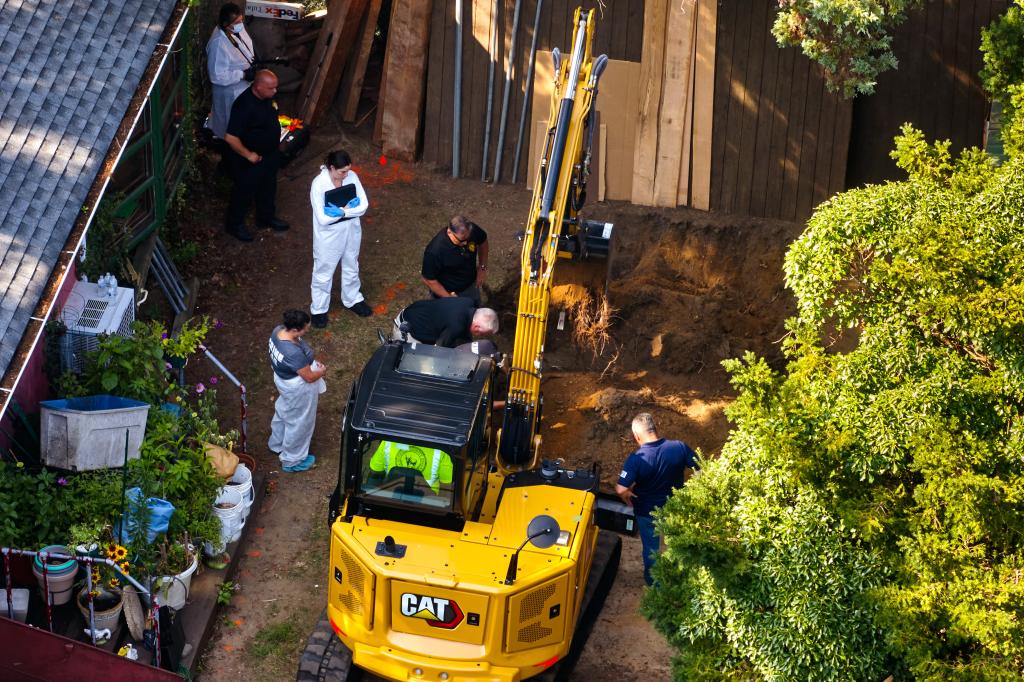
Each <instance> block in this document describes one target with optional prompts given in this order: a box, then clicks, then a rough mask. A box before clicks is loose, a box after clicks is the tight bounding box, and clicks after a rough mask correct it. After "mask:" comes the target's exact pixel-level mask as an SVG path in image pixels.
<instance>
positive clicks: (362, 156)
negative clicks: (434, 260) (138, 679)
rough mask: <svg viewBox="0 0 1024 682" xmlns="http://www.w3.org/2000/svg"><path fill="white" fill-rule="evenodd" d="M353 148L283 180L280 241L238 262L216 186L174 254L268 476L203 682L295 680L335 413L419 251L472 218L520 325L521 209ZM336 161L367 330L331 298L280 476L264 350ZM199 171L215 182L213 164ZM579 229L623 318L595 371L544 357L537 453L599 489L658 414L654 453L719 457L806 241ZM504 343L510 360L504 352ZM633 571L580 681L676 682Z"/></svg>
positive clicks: (676, 228) (635, 226)
mask: <svg viewBox="0 0 1024 682" xmlns="http://www.w3.org/2000/svg"><path fill="white" fill-rule="evenodd" d="M361 134H362V131H359V132H358V133H355V132H352V131H350V130H344V131H342V130H338V129H327V130H323V129H322V130H320V131H318V133H317V135H316V136H315V137H314V139H313V142H312V143H311V148H310V149H308V150H307V151H306V152H305V153H304V154H303V156H302V157H301V158H300V159H299V160H298V161H297V162H296V163H294V164H293V165H291V166H289V167H288V168H286V169H284V170H283V171H282V173H281V175H280V186H279V191H278V202H279V213H280V215H281V216H282V217H284V218H285V219H287V220H288V221H290V222H291V224H292V229H291V230H290V231H288V232H286V233H283V234H277V233H272V232H270V231H267V230H262V231H259V232H258V233H257V234H258V237H257V240H256V241H255V242H252V243H249V244H242V243H240V242H238V241H235V240H234V239H232V238H230V237H227V236H226V235H225V234H224V233H223V232H222V231H221V229H220V226H221V216H222V215H223V207H224V197H225V196H226V194H227V184H226V182H225V181H223V180H221V179H215V180H212V181H211V184H210V186H209V187H207V188H205V189H204V190H203V191H200V192H198V193H197V194H198V196H194V197H193V198H192V199H191V200H190V206H189V211H188V214H189V215H188V220H187V224H185V225H183V226H182V233H183V235H184V236H185V237H187V238H188V239H190V240H194V241H195V242H197V243H199V244H200V245H201V248H200V252H199V255H198V256H197V257H196V258H195V259H194V260H193V261H192V262H190V263H188V264H186V265H185V267H184V268H183V269H185V270H186V271H187V272H190V273H192V274H195V275H198V276H199V277H200V279H201V282H202V286H201V290H200V312H201V313H203V314H207V315H209V316H210V317H211V318H216V319H217V320H219V321H220V322H222V323H223V326H222V327H221V328H219V329H217V330H216V331H213V332H211V335H210V337H209V339H208V341H209V345H210V347H211V349H212V350H213V351H214V352H215V353H216V354H217V355H218V357H219V358H220V359H221V360H222V361H223V362H224V363H225V364H226V365H227V366H228V367H229V368H230V369H231V370H232V371H233V372H235V373H236V374H237V375H238V376H239V377H240V378H241V379H242V381H244V382H245V384H246V386H247V387H248V389H249V392H250V396H251V398H250V405H251V409H250V415H249V424H250V447H249V451H250V453H252V454H253V455H254V456H255V457H256V458H257V460H258V462H259V466H260V467H261V469H262V471H264V472H267V473H268V474H269V475H268V478H267V480H268V494H267V495H266V497H265V502H264V504H263V507H262V508H261V509H260V510H259V515H258V517H257V518H256V523H257V524H258V527H257V528H256V529H255V533H254V535H253V536H252V537H253V541H252V543H251V544H250V545H249V547H248V548H247V554H246V556H245V557H244V558H243V560H242V562H241V565H240V572H239V576H238V580H237V582H238V591H237V592H236V594H235V596H234V598H233V599H232V602H231V605H230V606H229V607H227V608H224V609H222V612H221V621H220V623H219V625H218V628H217V631H216V634H215V635H214V637H213V638H212V640H211V644H210V645H209V647H208V649H207V651H206V652H204V654H203V657H202V663H201V673H200V678H199V679H202V680H205V681H209V682H213V681H218V680H224V681H232V682H235V681H237V680H288V679H294V674H295V669H296V666H297V661H298V655H299V652H300V651H301V649H302V647H303V645H304V642H305V639H306V637H307V635H308V633H309V631H310V630H311V629H312V626H313V623H314V622H315V621H316V619H317V617H318V615H319V613H320V611H321V610H322V609H323V606H324V603H325V601H326V595H327V589H326V584H325V579H326V571H327V551H328V543H327V539H328V532H327V528H326V523H325V519H326V510H327V495H328V494H329V493H330V491H331V489H332V488H333V487H334V485H335V482H336V480H337V475H338V454H339V438H338V434H339V429H340V423H341V408H342V405H343V402H344V398H345V396H346V393H347V390H348V387H349V386H350V384H351V382H352V381H353V379H354V378H355V376H356V374H357V372H358V371H359V369H360V368H361V367H362V365H363V363H364V362H365V360H366V358H367V357H368V356H369V354H370V353H371V352H372V350H373V348H374V347H375V346H376V344H377V340H376V330H377V329H382V330H383V329H387V328H389V326H390V324H391V319H392V318H393V317H394V315H395V313H396V312H397V311H398V310H399V309H400V308H401V307H403V306H404V305H406V304H408V303H409V302H411V301H413V300H415V299H416V298H419V297H421V296H422V295H423V292H424V288H423V286H422V284H421V283H420V280H419V266H420V258H421V256H422V248H423V246H424V245H425V244H426V242H427V241H428V240H429V238H430V237H431V236H432V235H433V234H435V233H436V232H437V231H438V230H439V229H441V227H442V226H443V225H444V223H445V221H446V220H447V219H448V218H449V217H450V216H451V215H452V214H454V213H465V214H466V215H468V216H469V217H470V218H472V219H474V220H476V221H477V222H479V223H480V224H481V225H482V226H483V227H484V228H485V229H486V230H487V231H488V234H489V238H490V241H491V254H492V255H491V264H492V266H491V268H490V271H489V272H490V274H489V279H488V282H487V287H488V291H487V293H488V295H489V297H490V301H491V303H492V304H493V305H494V306H495V307H497V308H498V310H499V313H500V314H501V317H502V322H503V323H505V324H506V326H508V325H510V324H511V323H512V321H513V320H514V313H515V311H514V301H515V299H514V296H513V295H512V292H513V291H514V286H515V282H516V281H517V280H518V272H517V268H518V253H519V244H518V242H517V241H516V240H515V236H514V235H515V232H516V231H517V230H520V229H522V222H523V221H524V220H525V218H526V213H527V210H528V202H529V199H530V196H529V194H528V192H527V191H526V190H524V189H521V188H514V187H510V186H508V185H500V186H497V187H492V186H489V185H484V184H482V183H480V182H476V181H473V180H452V179H451V178H450V177H448V176H447V175H443V174H440V173H436V172H433V171H431V170H430V169H427V168H424V167H421V166H418V165H407V164H401V163H396V162H388V163H386V164H382V163H381V160H380V159H379V154H380V152H379V150H378V149H377V148H376V147H374V146H373V145H371V144H369V143H368V142H367V141H366V137H361V136H360V135H361ZM337 148H345V149H348V150H349V151H350V153H351V154H352V157H353V159H355V169H356V170H357V171H358V173H359V175H360V178H361V179H362V181H363V183H364V185H365V186H366V190H367V194H368V196H369V200H370V206H371V208H370V210H369V212H368V214H367V216H366V217H365V218H363V221H362V222H363V243H362V252H361V258H360V263H361V270H362V273H361V274H362V284H363V293H364V295H365V296H366V299H367V301H368V302H369V303H370V305H371V306H373V307H374V309H375V313H376V314H375V315H374V316H373V317H370V318H366V319H363V318H358V317H356V316H355V315H353V314H352V313H350V312H348V311H346V310H344V309H343V308H341V306H340V303H339V302H338V300H337V293H335V298H334V299H333V301H332V310H331V313H330V325H329V327H328V328H327V329H326V330H323V331H314V332H313V333H311V334H310V335H309V337H307V338H308V340H309V342H310V343H311V344H312V346H313V347H314V348H315V349H316V351H317V353H318V356H319V357H321V358H322V359H323V361H324V362H325V364H327V366H328V368H329V373H328V375H327V377H326V380H327V385H328V392H327V393H326V394H324V395H323V396H321V402H320V408H319V417H318V422H317V429H316V435H315V436H314V440H313V445H312V451H313V453H314V454H316V456H317V459H318V466H317V468H316V469H314V470H313V471H312V472H308V473H303V474H287V473H280V472H279V467H278V464H277V461H276V458H273V457H272V456H271V455H270V453H269V451H268V450H267V448H266V441H267V436H268V433H269V423H270V417H271V415H272V411H273V400H274V397H275V393H274V388H273V382H272V380H271V373H270V369H269V367H268V364H267V360H266V350H265V349H266V338H267V335H268V334H269V332H270V330H271V329H272V328H273V326H274V325H275V324H277V323H278V321H279V318H280V314H281V312H282V311H283V310H284V309H286V308H289V307H298V308H308V305H309V274H310V271H311V268H312V254H311V241H312V235H311V227H310V216H309V212H310V208H309V199H308V195H309V184H310V182H311V181H312V179H313V177H314V176H315V174H316V173H317V171H318V168H319V164H320V163H321V161H320V159H321V158H322V157H323V156H324V153H325V152H327V151H329V150H332V149H337ZM200 162H201V165H211V162H210V160H209V159H200ZM209 175H210V176H213V175H214V174H213V173H212V172H211V173H209ZM587 217H589V218H595V219H602V220H608V221H611V222H614V223H615V224H616V226H617V233H616V234H617V237H616V240H617V241H616V248H615V251H614V255H613V262H612V278H611V285H610V288H609V299H610V302H611V305H612V306H613V307H614V308H615V309H616V312H615V315H614V320H613V327H612V339H611V341H610V343H609V345H608V347H607V348H606V349H605V353H604V354H603V355H602V356H601V357H597V358H595V357H593V356H591V355H589V354H587V353H585V352H578V350H577V349H575V348H574V347H573V346H572V342H571V340H570V339H569V338H568V335H566V334H563V335H556V336H555V338H552V339H550V343H549V344H548V349H549V350H548V356H547V357H548V362H549V366H550V367H549V372H548V374H547V376H546V378H545V382H544V386H543V390H544V393H545V402H546V405H545V431H546V435H545V453H546V454H547V455H548V456H558V457H564V458H565V459H566V460H567V463H569V464H573V465H584V464H586V465H589V464H590V463H591V462H593V461H597V462H600V463H601V465H602V471H603V477H602V478H603V482H604V484H605V485H609V486H610V485H612V484H613V482H614V477H615V476H616V475H617V473H618V470H619V465H620V464H621V462H622V460H623V458H624V457H625V456H626V454H628V452H629V451H630V449H631V448H630V446H631V441H630V440H629V420H630V418H631V417H632V416H633V414H634V413H635V412H637V411H641V410H646V411H651V412H653V413H654V414H655V416H656V417H657V418H658V420H659V423H660V426H661V431H662V432H663V434H664V435H666V436H669V437H676V438H681V439H684V440H686V441H687V442H689V443H690V444H691V445H693V446H695V447H699V448H700V449H702V450H703V452H704V453H705V454H707V455H713V454H715V453H717V452H718V451H719V450H720V448H721V445H722V443H723V442H724V440H725V437H726V435H727V433H728V424H727V422H726V420H725V418H724V416H723V414H722V410H723V408H724V406H725V405H727V404H728V402H729V401H730V399H731V396H732V392H731V389H730V388H729V385H728V381H727V377H726V375H725V374H724V372H723V371H722V369H721V366H720V364H719V363H720V361H721V360H722V359H723V358H727V357H734V356H736V355H739V354H741V353H742V352H743V351H744V350H748V349H749V350H754V351H757V352H758V353H761V354H764V355H767V356H769V357H771V358H776V359H777V356H778V346H777V342H778V340H779V339H781V337H782V336H783V334H784V330H783V327H782V322H783V320H784V319H785V317H786V316H787V315H789V314H791V308H792V304H791V301H790V298H789V296H788V294H786V293H785V292H784V290H783V288H782V282H781V274H780V273H781V268H780V266H781V259H782V255H783V253H784V250H785V247H786V245H787V244H788V243H789V242H790V241H791V240H792V239H793V238H794V237H795V236H796V234H797V233H798V230H799V228H798V226H794V225H791V224H786V223H768V222H761V221H753V220H747V219H739V220H734V219H732V218H731V217H723V216H714V215H709V214H704V213H700V212H694V211H686V210H671V211H669V210H665V211H655V210H651V209H647V208H642V207H635V206H630V205H626V204H622V203H606V204H597V205H592V206H591V207H589V208H588V211H587ZM336 286H337V283H336V282H335V287H336ZM336 291H337V289H335V292H336ZM503 336H504V338H503V339H502V342H503V343H502V346H503V347H504V348H506V349H508V348H510V347H511V335H510V334H509V333H508V332H507V331H504V332H503ZM216 375H217V373H216V371H215V370H214V368H213V367H212V366H209V365H207V364H206V363H204V362H201V361H199V362H194V363H192V364H191V365H190V366H189V379H190V381H192V382H199V381H203V382H206V383H207V384H209V383H210V382H209V380H210V377H214V376H216ZM217 385H218V387H219V388H220V395H219V396H218V398H219V400H220V402H221V406H222V414H223V415H224V420H225V421H224V424H223V427H224V428H225V429H227V428H232V427H235V426H237V423H236V420H235V417H234V415H235V414H237V399H236V397H235V394H234V393H233V392H232V391H231V390H229V389H230V386H229V385H228V384H226V382H223V381H222V380H221V381H218V384H217ZM639 557H640V549H639V542H638V541H636V540H633V539H627V540H626V542H625V544H624V547H623V563H622V566H621V567H620V569H619V575H618V578H617V580H616V583H615V587H614V590H613V592H612V594H611V595H610V597H609V599H608V602H607V603H606V606H605V608H604V611H603V612H602V614H601V616H600V619H599V622H598V623H597V624H596V627H595V628H594V631H593V634H592V635H591V637H590V641H589V644H588V647H587V649H586V651H585V652H584V654H583V656H582V659H581V661H580V663H579V665H578V666H577V669H576V673H575V674H574V679H580V680H589V681H591V682H599V681H603V680H623V679H633V680H638V679H647V680H666V679H669V677H670V659H671V649H670V648H669V647H668V646H667V644H666V643H665V641H664V640H663V638H662V637H661V636H660V635H659V634H658V633H657V632H655V631H654V629H653V627H651V625H650V624H649V623H647V621H646V620H644V619H643V618H642V617H641V616H640V615H639V614H638V612H637V607H638V604H639V599H640V595H641V592H642V589H643V587H642V586H643V580H642V570H641V565H640V560H639Z"/></svg>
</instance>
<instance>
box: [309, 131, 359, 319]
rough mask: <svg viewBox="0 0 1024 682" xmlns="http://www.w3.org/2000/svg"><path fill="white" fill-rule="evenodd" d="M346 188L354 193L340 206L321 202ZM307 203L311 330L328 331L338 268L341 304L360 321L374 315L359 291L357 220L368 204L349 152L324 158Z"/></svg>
mask: <svg viewBox="0 0 1024 682" xmlns="http://www.w3.org/2000/svg"><path fill="white" fill-rule="evenodd" d="M346 185H349V186H351V187H352V188H353V189H352V190H351V191H354V193H355V195H354V196H353V197H352V198H351V199H350V200H349V201H348V202H347V203H346V204H345V205H344V206H336V205H334V204H333V203H331V202H328V201H327V200H326V194H327V192H330V191H332V190H336V189H339V188H341V187H344V186H346ZM309 201H310V203H311V204H312V206H313V281H312V284H311V285H310V289H311V293H312V299H313V300H312V303H311V304H310V306H309V312H310V313H311V314H312V316H313V318H312V319H313V326H314V327H318V328H323V327H326V326H327V311H328V309H329V308H330V307H331V280H333V279H334V271H335V270H337V269H338V264H339V263H340V264H341V277H340V279H341V303H342V305H344V306H345V307H346V308H348V309H349V310H351V311H352V312H354V313H355V314H357V315H359V316H360V317H368V316H369V315H371V314H372V313H373V311H372V310H371V309H370V306H368V305H367V304H366V301H365V300H363V295H362V293H360V291H359V289H360V284H359V245H360V243H361V242H362V238H363V228H362V225H361V224H360V223H359V217H360V216H361V215H363V214H364V213H366V209H367V208H369V202H368V201H367V199H366V191H365V190H364V189H363V183H361V182H359V176H358V175H356V173H355V171H353V170H352V157H350V156H349V155H348V152H346V151H343V150H337V151H333V152H331V153H330V154H328V155H327V158H326V159H325V160H324V165H322V166H320V174H319V175H317V176H316V178H315V179H314V180H313V185H312V186H311V187H310V189H309Z"/></svg>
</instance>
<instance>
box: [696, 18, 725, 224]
mask: <svg viewBox="0 0 1024 682" xmlns="http://www.w3.org/2000/svg"><path fill="white" fill-rule="evenodd" d="M717 15H718V0H698V4H697V39H696V40H695V41H694V42H695V43H696V45H695V46H694V47H695V54H696V61H695V62H694V69H693V71H694V78H693V128H692V139H693V143H692V149H693V151H692V158H693V162H692V166H691V177H690V206H692V207H693V208H699V209H700V210H702V211H706V210H708V209H709V208H711V148H712V140H711V133H712V129H713V128H714V124H715V121H714V117H715V30H716V25H717V24H716V21H717Z"/></svg>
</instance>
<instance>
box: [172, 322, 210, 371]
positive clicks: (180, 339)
mask: <svg viewBox="0 0 1024 682" xmlns="http://www.w3.org/2000/svg"><path fill="white" fill-rule="evenodd" d="M208 331H210V321H209V319H208V318H206V317H202V318H200V319H199V321H198V322H196V321H195V320H194V319H191V320H186V321H185V323H184V324H182V325H181V329H179V330H178V333H177V335H175V336H169V335H167V334H163V345H164V357H165V358H166V359H167V362H168V363H169V364H170V365H171V367H174V368H176V369H181V368H182V367H184V366H185V363H187V362H188V356H190V355H192V353H195V352H196V351H197V350H198V349H199V345H200V344H201V343H202V342H203V339H205V338H206V333H207V332H208Z"/></svg>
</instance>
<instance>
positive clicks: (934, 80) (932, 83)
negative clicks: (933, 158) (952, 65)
mask: <svg viewBox="0 0 1024 682" xmlns="http://www.w3.org/2000/svg"><path fill="white" fill-rule="evenodd" d="M944 5H945V2H944V0H937V2H930V3H928V5H927V7H928V10H927V12H928V28H927V30H926V34H925V37H924V46H925V65H924V68H923V70H922V73H921V78H922V80H923V81H924V82H923V84H922V95H923V97H922V98H921V102H922V103H923V107H922V108H920V109H919V110H918V111H919V112H920V119H919V120H920V125H919V126H918V127H920V128H922V129H923V130H924V133H925V135H926V136H927V137H930V138H932V137H935V135H936V134H937V131H938V119H939V115H938V114H939V108H940V103H941V101H942V97H941V95H942V90H943V85H944V84H945V80H946V77H945V74H944V73H943V71H944V70H945V69H944V68H943V66H942V26H943V10H944Z"/></svg>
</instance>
